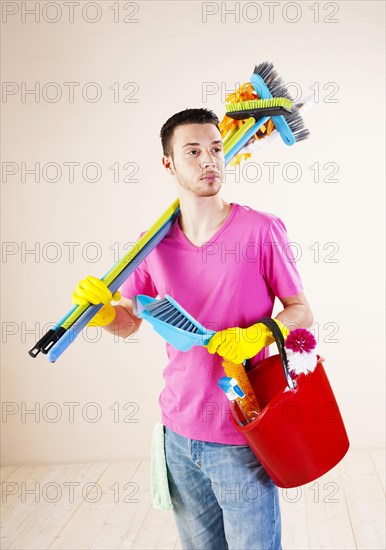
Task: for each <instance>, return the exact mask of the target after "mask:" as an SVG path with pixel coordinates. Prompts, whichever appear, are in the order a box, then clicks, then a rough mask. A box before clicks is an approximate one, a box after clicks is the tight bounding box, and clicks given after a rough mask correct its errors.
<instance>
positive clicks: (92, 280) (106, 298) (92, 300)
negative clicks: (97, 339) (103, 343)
mask: <svg viewBox="0 0 386 550" xmlns="http://www.w3.org/2000/svg"><path fill="white" fill-rule="evenodd" d="M120 299H121V295H120V293H119V291H117V292H115V293H114V295H112V294H111V292H110V290H109V289H108V287H107V285H106V283H105V282H103V281H102V280H101V279H97V278H96V277H93V276H92V275H89V276H88V277H86V278H85V279H82V280H81V281H80V282H79V283H78V286H77V287H76V289H75V291H74V293H73V295H72V303H73V304H78V305H79V306H83V305H84V304H93V305H97V304H101V303H103V304H104V306H103V307H102V308H101V309H100V310H99V311H98V313H97V314H96V315H95V316H94V317H93V318H92V319H91V321H90V322H89V323H87V326H93V327H95V326H100V327H103V326H106V325H109V324H110V323H112V322H113V321H114V319H115V317H116V310H115V308H114V307H113V306H112V305H111V304H110V302H111V300H114V301H115V302H118V301H119V300H120Z"/></svg>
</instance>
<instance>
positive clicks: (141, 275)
mask: <svg viewBox="0 0 386 550" xmlns="http://www.w3.org/2000/svg"><path fill="white" fill-rule="evenodd" d="M144 234H145V231H143V232H142V233H140V235H139V237H138V239H137V241H138V240H139V239H140V237H142V235H144ZM119 291H120V293H121V295H122V296H123V297H124V298H128V299H129V300H131V298H132V297H133V296H136V295H137V294H146V296H151V297H152V298H155V297H156V296H158V291H157V289H156V286H155V284H154V281H153V279H152V278H151V275H150V272H149V269H148V265H147V262H146V258H145V259H144V260H142V262H140V263H139V264H138V265H137V267H136V268H135V270H134V271H133V273H131V275H129V277H128V278H127V279H126V281H125V282H124V283H123V285H122V286H121V287H120V289H119Z"/></svg>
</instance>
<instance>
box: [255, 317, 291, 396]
mask: <svg viewBox="0 0 386 550" xmlns="http://www.w3.org/2000/svg"><path fill="white" fill-rule="evenodd" d="M256 323H263V325H265V326H266V327H268V328H269V329H270V330H271V331H272V334H273V337H274V338H275V341H276V345H277V349H278V350H279V355H280V360H281V364H282V366H283V370H284V376H285V379H286V380H287V385H288V387H289V388H290V389H291V390H293V389H295V388H296V387H297V384H296V382H295V380H293V378H292V377H291V375H290V373H289V370H288V358H287V354H286V351H285V348H284V337H283V334H282V333H281V330H280V328H279V326H278V324H277V323H276V322H275V320H274V319H271V317H262V318H261V319H259V320H258V321H256ZM251 368H252V367H251V364H250V361H249V359H247V362H246V366H245V370H246V371H247V372H248V371H249V370H251Z"/></svg>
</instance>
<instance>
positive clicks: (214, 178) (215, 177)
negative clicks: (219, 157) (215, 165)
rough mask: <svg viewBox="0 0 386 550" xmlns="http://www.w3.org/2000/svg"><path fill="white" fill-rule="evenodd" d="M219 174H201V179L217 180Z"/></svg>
mask: <svg viewBox="0 0 386 550" xmlns="http://www.w3.org/2000/svg"><path fill="white" fill-rule="evenodd" d="M219 177H220V176H219V175H218V174H213V173H211V174H206V175H205V176H203V177H202V178H201V181H215V180H218V179H219Z"/></svg>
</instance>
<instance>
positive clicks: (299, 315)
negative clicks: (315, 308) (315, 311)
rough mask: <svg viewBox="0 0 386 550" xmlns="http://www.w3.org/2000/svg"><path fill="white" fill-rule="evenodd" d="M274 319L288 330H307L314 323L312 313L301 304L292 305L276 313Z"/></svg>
mask: <svg viewBox="0 0 386 550" xmlns="http://www.w3.org/2000/svg"><path fill="white" fill-rule="evenodd" d="M275 319H279V321H280V322H281V323H283V325H285V326H286V327H287V328H288V330H294V329H295V328H309V327H310V326H311V325H312V323H313V322H314V319H313V315H312V311H311V310H310V309H309V308H308V307H306V306H304V305H302V304H292V305H290V306H287V307H285V308H284V309H283V311H281V312H280V313H278V314H277V315H276V317H275Z"/></svg>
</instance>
